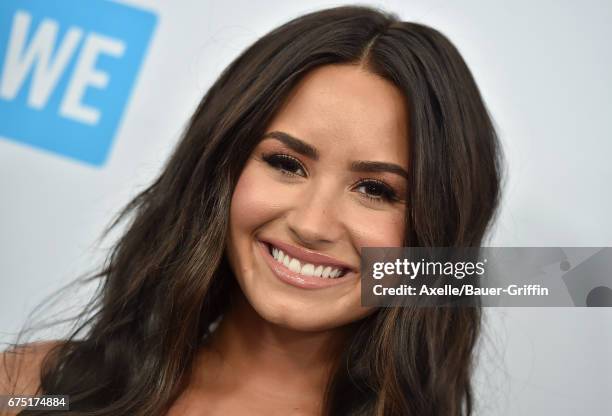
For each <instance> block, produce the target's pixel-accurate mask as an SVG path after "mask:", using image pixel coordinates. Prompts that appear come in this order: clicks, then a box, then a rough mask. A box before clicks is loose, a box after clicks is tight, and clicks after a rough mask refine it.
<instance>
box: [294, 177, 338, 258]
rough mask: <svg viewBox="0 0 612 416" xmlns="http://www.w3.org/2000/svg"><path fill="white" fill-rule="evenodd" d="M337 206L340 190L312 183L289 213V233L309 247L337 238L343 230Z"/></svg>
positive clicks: (327, 242)
mask: <svg viewBox="0 0 612 416" xmlns="http://www.w3.org/2000/svg"><path fill="white" fill-rule="evenodd" d="M338 207H339V197H338V193H337V191H335V190H333V189H327V190H326V189H321V187H318V186H312V187H311V189H309V190H308V191H307V192H303V193H302V195H301V196H300V198H298V199H297V200H296V201H295V204H294V206H293V207H292V209H291V210H290V212H289V214H288V215H287V217H286V218H287V226H288V227H289V232H290V234H291V235H292V236H293V237H294V238H295V240H296V242H298V243H300V244H301V245H303V246H305V247H309V248H314V247H317V246H320V245H322V244H323V245H324V244H329V243H333V242H336V241H338V240H339V239H340V238H341V236H342V234H343V230H344V228H343V225H342V222H341V220H340V218H339V212H338Z"/></svg>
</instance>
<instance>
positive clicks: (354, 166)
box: [351, 160, 408, 179]
mask: <svg viewBox="0 0 612 416" xmlns="http://www.w3.org/2000/svg"><path fill="white" fill-rule="evenodd" d="M351 170H352V171H353V172H390V173H395V174H396V175H400V176H403V177H404V178H406V179H408V172H406V170H405V169H404V168H402V167H401V166H399V165H396V164H394V163H387V162H371V161H368V160H358V161H355V162H353V163H351Z"/></svg>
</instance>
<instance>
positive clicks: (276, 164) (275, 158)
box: [261, 153, 306, 177]
mask: <svg viewBox="0 0 612 416" xmlns="http://www.w3.org/2000/svg"><path fill="white" fill-rule="evenodd" d="M261 158H262V159H263V160H264V161H265V162H266V163H267V164H268V165H270V166H271V167H273V168H274V169H276V170H278V171H280V172H281V173H282V174H284V175H289V176H303V177H306V169H305V168H304V166H303V165H302V163H300V161H299V160H297V159H296V158H294V157H293V156H289V155H286V154H282V153H275V154H267V155H266V154H264V155H262V157H261Z"/></svg>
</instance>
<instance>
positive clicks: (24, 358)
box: [0, 340, 63, 395]
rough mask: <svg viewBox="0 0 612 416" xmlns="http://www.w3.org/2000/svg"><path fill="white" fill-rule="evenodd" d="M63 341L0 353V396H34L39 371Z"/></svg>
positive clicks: (43, 343)
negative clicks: (52, 351)
mask: <svg viewBox="0 0 612 416" xmlns="http://www.w3.org/2000/svg"><path fill="white" fill-rule="evenodd" d="M62 343H63V341H60V340H57V341H55V340H54V341H40V342H33V343H30V344H25V345H22V346H19V347H17V348H14V349H8V350H6V351H3V352H0V394H24V395H35V394H36V393H37V392H38V389H39V387H40V369H41V365H42V363H43V360H44V359H45V357H46V356H47V354H48V353H49V352H51V350H52V349H53V348H54V347H56V346H58V345H61V344H62Z"/></svg>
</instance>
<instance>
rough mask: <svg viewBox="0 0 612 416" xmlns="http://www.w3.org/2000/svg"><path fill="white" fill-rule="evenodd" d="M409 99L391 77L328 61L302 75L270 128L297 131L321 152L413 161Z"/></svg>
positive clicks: (405, 162) (371, 158) (399, 161)
mask: <svg viewBox="0 0 612 416" xmlns="http://www.w3.org/2000/svg"><path fill="white" fill-rule="evenodd" d="M405 101H406V100H405V98H404V96H403V94H402V93H401V92H400V90H399V89H398V88H397V87H395V86H394V85H393V84H392V83H391V82H389V81H387V80H385V79H384V78H381V77H380V76H378V75H375V74H372V73H371V72H368V71H367V70H365V69H362V68H360V67H358V66H355V65H325V66H322V67H319V68H317V69H315V70H313V71H311V72H309V73H308V74H307V75H306V76H305V77H304V78H303V79H302V80H301V81H300V83H299V84H298V85H297V87H296V88H295V89H294V90H293V91H292V93H291V94H290V95H289V97H288V99H287V101H286V102H285V103H284V105H283V106H282V107H281V109H280V110H279V112H278V113H277V114H276V116H275V117H274V119H273V120H272V122H271V123H270V125H269V127H268V130H283V131H286V132H288V133H291V134H294V135H296V136H297V137H299V138H300V139H303V140H305V141H307V142H308V143H310V144H312V145H314V146H316V147H317V148H319V149H320V150H321V153H325V152H326V151H328V152H332V153H336V154H343V155H351V156H354V157H355V158H357V159H364V158H366V159H368V160H377V159H379V160H385V161H394V162H396V163H400V164H402V165H405V166H407V155H408V120H407V114H408V112H407V108H406V102H405ZM364 155H365V156H367V157H365V156H364Z"/></svg>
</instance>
